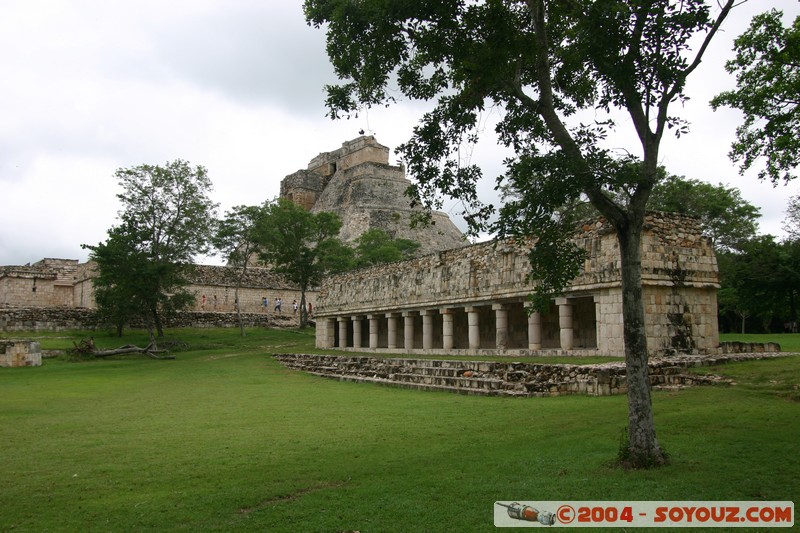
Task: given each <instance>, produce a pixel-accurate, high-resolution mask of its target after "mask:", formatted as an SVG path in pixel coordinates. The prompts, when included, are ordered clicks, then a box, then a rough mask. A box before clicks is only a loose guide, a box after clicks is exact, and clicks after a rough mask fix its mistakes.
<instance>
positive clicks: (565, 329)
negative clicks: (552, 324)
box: [556, 298, 574, 350]
mask: <svg viewBox="0 0 800 533" xmlns="http://www.w3.org/2000/svg"><path fill="white" fill-rule="evenodd" d="M556 305H557V306H558V327H559V329H560V330H561V349H562V350H571V349H572V343H573V338H574V331H573V329H572V304H571V303H569V300H568V299H567V298H556Z"/></svg>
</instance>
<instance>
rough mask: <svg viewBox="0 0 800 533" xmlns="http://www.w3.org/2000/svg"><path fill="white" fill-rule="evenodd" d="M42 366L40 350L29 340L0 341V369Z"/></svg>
mask: <svg viewBox="0 0 800 533" xmlns="http://www.w3.org/2000/svg"><path fill="white" fill-rule="evenodd" d="M20 366H42V350H41V347H40V345H39V343H38V342H35V341H32V340H30V339H0V367H20Z"/></svg>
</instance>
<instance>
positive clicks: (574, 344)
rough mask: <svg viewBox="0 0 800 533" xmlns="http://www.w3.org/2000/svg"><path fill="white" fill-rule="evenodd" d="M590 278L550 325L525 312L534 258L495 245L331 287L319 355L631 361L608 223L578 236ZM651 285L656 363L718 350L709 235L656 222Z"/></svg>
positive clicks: (681, 222) (647, 270) (345, 277)
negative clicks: (568, 356)
mask: <svg viewBox="0 0 800 533" xmlns="http://www.w3.org/2000/svg"><path fill="white" fill-rule="evenodd" d="M575 240H576V242H577V243H578V245H579V246H582V247H583V248H584V249H586V251H587V252H588V256H587V259H586V261H585V264H584V266H583V272H582V274H581V275H579V276H578V277H577V278H576V279H575V280H573V281H572V284H571V286H570V287H569V289H568V290H567V291H565V293H564V294H563V295H562V296H561V297H559V298H556V299H555V300H554V301H553V302H552V303H551V305H550V312H548V313H532V314H530V315H529V314H528V313H527V312H526V309H525V306H526V301H527V297H528V295H529V294H530V293H531V291H532V288H533V284H532V283H531V282H530V281H528V280H527V273H528V270H529V268H528V260H527V252H526V250H524V249H523V248H520V247H518V246H515V245H514V244H513V243H511V242H492V243H482V244H476V245H471V246H465V247H461V248H457V249H452V250H447V251H443V252H439V253H434V254H429V255H426V256H424V257H420V258H417V259H414V260H410V261H405V262H401V263H394V264H390V265H383V266H377V267H373V268H369V269H364V270H359V271H355V272H350V273H345V274H341V275H337V276H333V277H331V278H329V279H327V280H325V282H324V283H323V285H322V287H321V290H320V294H319V298H318V302H317V310H316V314H317V346H318V347H319V348H333V347H336V348H341V349H348V350H369V351H373V352H375V351H377V352H381V351H385V352H390V353H419V352H426V353H442V354H479V353H481V351H483V350H487V351H490V352H492V353H495V352H500V353H503V352H505V353H520V354H524V353H540V352H548V351H557V352H559V353H564V352H566V353H577V354H587V355H588V354H600V355H603V354H605V355H621V354H622V353H623V338H622V293H621V288H620V273H619V261H620V260H619V247H618V245H617V241H616V236H615V234H614V233H613V230H612V229H611V227H610V226H609V225H608V224H606V223H604V222H603V221H602V220H600V221H597V222H595V223H592V224H586V225H584V226H583V227H582V228H581V230H580V232H579V233H578V234H577V235H576V236H575ZM642 280H643V284H644V288H643V291H644V292H643V296H644V303H645V312H646V320H647V324H646V330H647V338H648V348H649V349H650V350H651V353H653V354H672V353H679V352H680V353H708V352H715V351H716V350H717V349H718V346H719V333H718V327H717V301H716V291H717V289H718V288H719V283H718V272H717V263H716V257H715V255H714V250H713V248H712V246H711V243H710V241H709V239H708V238H706V237H703V236H702V234H701V230H700V226H699V223H698V222H697V221H696V220H695V219H692V218H689V217H684V216H680V215H676V214H667V213H657V214H656V213H654V214H650V215H648V217H647V220H646V224H645V230H644V234H643V238H642Z"/></svg>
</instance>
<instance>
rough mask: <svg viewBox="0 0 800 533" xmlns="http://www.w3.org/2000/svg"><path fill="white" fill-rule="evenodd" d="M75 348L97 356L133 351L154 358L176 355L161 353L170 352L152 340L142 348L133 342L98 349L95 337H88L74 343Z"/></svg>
mask: <svg viewBox="0 0 800 533" xmlns="http://www.w3.org/2000/svg"><path fill="white" fill-rule="evenodd" d="M73 344H74V345H75V348H74V349H73V350H72V352H73V353H74V354H79V355H93V356H95V357H108V356H111V355H126V354H132V353H138V354H145V355H146V356H148V357H150V358H152V359H175V356H174V355H160V354H165V353H169V352H168V351H167V350H159V349H157V348H156V343H155V342H151V343H150V344H148V345H147V346H145V347H144V348H140V347H139V346H135V345H133V344H126V345H125V346H120V347H119V348H114V349H111V350H98V349H97V346H95V344H94V339H92V338H91V337H90V338H88V339H83V340H82V341H81V342H79V343H73Z"/></svg>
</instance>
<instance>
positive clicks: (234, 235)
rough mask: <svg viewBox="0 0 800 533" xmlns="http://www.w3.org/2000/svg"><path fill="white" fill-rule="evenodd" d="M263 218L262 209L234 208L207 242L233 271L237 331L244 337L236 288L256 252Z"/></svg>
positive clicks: (265, 211) (263, 212)
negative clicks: (225, 258)
mask: <svg viewBox="0 0 800 533" xmlns="http://www.w3.org/2000/svg"><path fill="white" fill-rule="evenodd" d="M266 215H267V210H266V206H245V205H238V206H236V207H234V208H233V209H231V210H230V211H226V212H225V217H224V218H223V219H222V220H220V221H219V223H218V224H217V228H216V232H215V233H214V235H213V237H212V239H211V242H212V244H213V246H214V248H215V249H217V250H218V251H219V252H220V253H221V254H222V255H223V256H224V257H227V259H228V264H229V265H230V266H232V267H234V268H235V269H236V272H237V275H236V289H235V291H234V301H235V302H236V314H237V316H238V318H239V330H240V331H241V333H242V336H244V335H245V329H244V321H243V320H242V312H241V307H240V306H239V288H240V287H241V285H242V279H243V278H244V276H245V274H246V273H247V266H248V264H249V261H250V260H251V257H252V256H253V255H254V254H255V253H256V251H257V248H258V242H257V241H258V227H259V224H261V220H262V219H263V218H264V217H265V216H266Z"/></svg>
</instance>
